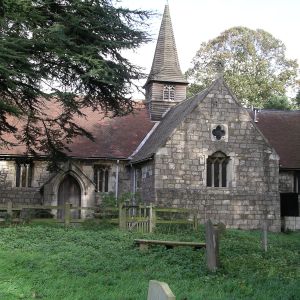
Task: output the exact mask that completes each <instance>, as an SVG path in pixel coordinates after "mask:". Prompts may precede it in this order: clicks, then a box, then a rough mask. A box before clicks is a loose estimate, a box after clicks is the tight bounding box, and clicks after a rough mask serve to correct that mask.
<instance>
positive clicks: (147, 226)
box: [119, 204, 153, 233]
mask: <svg viewBox="0 0 300 300" xmlns="http://www.w3.org/2000/svg"><path fill="white" fill-rule="evenodd" d="M119 224H120V228H121V229H126V230H129V231H131V230H135V231H138V232H143V233H147V232H152V231H153V209H152V205H149V206H141V205H126V204H120V206H119Z"/></svg>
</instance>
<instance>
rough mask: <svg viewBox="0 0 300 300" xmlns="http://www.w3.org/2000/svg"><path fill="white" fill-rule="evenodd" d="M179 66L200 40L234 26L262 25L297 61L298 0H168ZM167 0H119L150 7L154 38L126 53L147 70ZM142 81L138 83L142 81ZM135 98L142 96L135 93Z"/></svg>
mask: <svg viewBox="0 0 300 300" xmlns="http://www.w3.org/2000/svg"><path fill="white" fill-rule="evenodd" d="M168 2H169V8H170V13H171V19H172V24H173V30H174V35H175V40H176V45H177V51H178V56H179V61H180V66H181V70H182V71H183V72H185V71H186V70H187V69H188V68H189V67H190V63H191V60H192V58H193V57H194V56H195V54H196V51H197V50H198V49H199V46H200V44H201V43H202V42H207V41H208V40H210V39H213V38H215V37H217V36H218V35H219V34H220V33H221V32H223V31H225V30H226V29H229V28H231V27H234V26H246V27H249V28H251V29H258V28H259V29H264V30H266V31H268V32H269V33H271V34H272V35H273V36H274V37H275V38H277V39H280V40H281V41H282V42H283V43H284V44H285V46H286V48H287V57H288V58H292V59H297V60H298V63H299V62H300V0H169V1H168ZM166 3H167V1H166V0H122V1H121V4H120V5H122V6H124V7H128V8H131V9H144V10H152V11H154V12H156V13H158V15H157V16H154V17H152V18H151V20H150V21H149V22H150V25H151V26H150V27H149V29H150V33H151V34H152V37H153V42H151V43H149V44H147V45H146V46H142V47H141V48H139V49H138V50H137V51H136V52H135V53H130V54H128V55H127V56H128V57H129V58H130V60H131V61H132V62H133V63H135V64H137V65H139V66H142V67H143V68H144V69H145V72H147V73H148V72H149V71H150V68H151V64H152V59H153V54H154V50H155V45H156V38H157V35H158V32H159V27H160V22H161V17H162V14H163V11H164V6H165V4H166ZM144 82H145V81H143V82H141V83H140V84H141V85H143V83H144ZM134 98H143V95H142V94H138V93H137V92H135V93H134Z"/></svg>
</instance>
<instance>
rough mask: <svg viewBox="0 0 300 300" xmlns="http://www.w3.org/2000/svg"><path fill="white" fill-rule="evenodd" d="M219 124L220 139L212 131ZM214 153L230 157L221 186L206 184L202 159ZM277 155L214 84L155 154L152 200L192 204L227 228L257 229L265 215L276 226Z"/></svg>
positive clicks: (222, 88) (224, 90) (221, 87)
mask: <svg viewBox="0 0 300 300" xmlns="http://www.w3.org/2000/svg"><path fill="white" fill-rule="evenodd" d="M217 125H222V126H223V128H225V132H226V134H225V136H224V137H223V139H222V140H215V139H214V138H213V136H212V133H211V132H212V129H213V128H215V127H216V126H217ZM216 151H222V152H223V153H224V154H226V155H227V156H229V157H230V160H229V163H228V166H227V187H207V186H206V185H207V184H206V182H207V178H206V176H207V175H206V174H207V170H206V160H207V158H208V156H210V155H212V154H213V153H214V152H216ZM278 168H279V166H278V156H277V154H276V153H275V152H274V150H273V149H272V148H271V147H270V146H269V145H268V144H267V143H266V141H265V140H264V138H263V137H262V135H261V134H260V133H259V132H258V130H257V129H256V128H255V125H254V124H253V123H252V122H251V119H250V116H249V115H248V113H247V112H246V111H245V110H243V109H242V108H240V107H239V106H238V105H237V104H236V103H235V101H234V100H233V98H232V96H231V94H230V93H229V92H228V90H227V88H226V87H225V86H224V85H218V86H217V87H216V88H215V89H214V90H211V92H210V93H209V95H207V97H206V98H205V99H204V101H202V102H201V103H200V104H199V105H198V107H197V108H196V109H195V110H194V111H193V112H192V113H191V114H190V115H189V116H187V117H186V119H185V121H183V123H182V124H181V125H179V126H178V128H177V129H176V130H175V131H174V132H173V134H172V136H171V137H170V138H169V139H168V141H167V142H166V144H165V145H164V146H163V147H161V148H160V149H159V150H158V152H157V153H156V156H155V183H156V185H155V192H156V198H157V204H158V205H160V206H175V207H187V208H192V209H194V210H196V211H197V212H198V216H199V218H200V220H201V221H202V222H204V221H205V219H207V218H211V219H212V220H213V221H216V222H217V221H222V222H224V223H225V224H226V225H227V226H229V227H233V228H243V229H252V228H258V227H259V226H260V224H261V222H262V220H263V219H264V218H266V217H267V218H268V220H269V222H270V225H271V230H274V231H276V230H280V201H279V193H278Z"/></svg>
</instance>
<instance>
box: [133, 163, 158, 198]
mask: <svg viewBox="0 0 300 300" xmlns="http://www.w3.org/2000/svg"><path fill="white" fill-rule="evenodd" d="M141 176H142V178H141V187H140V188H138V189H136V192H137V193H138V194H139V195H138V196H139V197H141V199H142V200H143V202H144V203H147V204H149V203H153V202H154V201H155V194H154V162H153V160H151V161H147V162H146V163H144V164H143V165H142V166H141Z"/></svg>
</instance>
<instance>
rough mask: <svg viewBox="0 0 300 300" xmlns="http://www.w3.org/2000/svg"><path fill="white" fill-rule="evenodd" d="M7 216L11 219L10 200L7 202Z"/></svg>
mask: <svg viewBox="0 0 300 300" xmlns="http://www.w3.org/2000/svg"><path fill="white" fill-rule="evenodd" d="M7 214H8V215H9V216H11V217H12V215H13V210H12V201H11V200H9V201H8V202H7Z"/></svg>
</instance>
